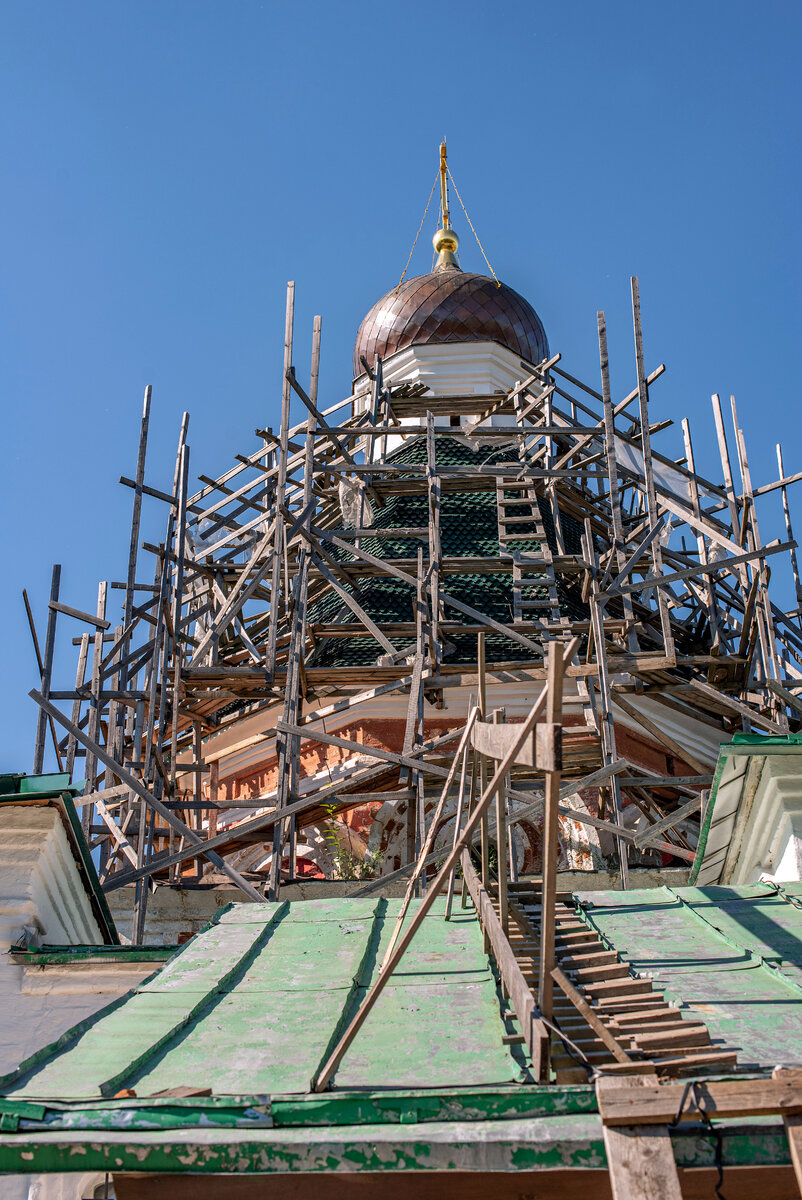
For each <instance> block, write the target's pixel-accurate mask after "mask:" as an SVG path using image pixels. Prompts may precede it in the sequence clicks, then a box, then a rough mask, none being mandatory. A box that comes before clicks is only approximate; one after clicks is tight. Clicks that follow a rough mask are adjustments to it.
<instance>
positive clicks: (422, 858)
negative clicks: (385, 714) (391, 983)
mask: <svg viewBox="0 0 802 1200" xmlns="http://www.w3.org/2000/svg"><path fill="white" fill-rule="evenodd" d="M476 713H477V709H476V707H475V706H474V707H473V708H472V709H471V711H470V713H469V714H468V721H467V724H466V726H465V728H464V730H463V731H462V737H461V738H460V742H459V746H458V747H457V752H456V754H455V755H454V757H453V759H452V762H451V766H450V768H449V771H448V776H447V777H446V781H445V784H444V785H443V790H442V792H441V793H440V799H439V800H438V802H437V807H436V808H435V810H434V813H433V814H432V819H431V821H430V823H429V831H428V833H427V835H426V841H425V842H424V844H423V846H422V848H421V851H420V854H419V855H418V860H417V862H416V863H415V869H414V871H413V872H412V875H411V876H410V879H409V883H408V885H407V889H406V892H405V894H404V899H403V901H402V902H401V908H400V909H399V912H398V916H397V917H396V920H395V925H394V927H393V932H392V933H391V935H390V940H389V942H388V944H387V949H386V950H385V952H384V958H383V959H382V968H381V969H383V968H384V966H385V964H386V963H387V961H388V960H389V958H390V955H391V954H392V952H393V950H394V948H395V944H396V942H397V941H398V935H399V934H400V932H401V926H402V925H403V924H404V918H405V917H406V915H407V910H408V908H409V902H410V900H411V899H412V894H413V892H414V889H415V884H416V883H417V881H418V879H419V878H420V876H421V875H422V873H423V871H424V870H425V869H426V867H425V864H426V859H427V858H428V856H429V854H430V853H431V850H432V845H433V843H434V839H435V837H436V835H437V827H438V824H439V822H440V817H441V816H442V813H443V807H444V805H445V802H446V800H447V799H448V794H449V792H450V791H451V785H452V783H453V782H454V776H455V775H456V773H457V768H458V767H459V765H460V762H461V761H462V760H463V759H464V757H465V755H466V745H467V741H468V738H469V737H470V733H471V726H472V725H473V723H474V721H475V720H476Z"/></svg>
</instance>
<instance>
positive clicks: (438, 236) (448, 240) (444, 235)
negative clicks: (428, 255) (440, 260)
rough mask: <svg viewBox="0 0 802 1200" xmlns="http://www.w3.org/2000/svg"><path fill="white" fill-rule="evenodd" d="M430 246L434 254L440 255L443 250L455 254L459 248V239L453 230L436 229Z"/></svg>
mask: <svg viewBox="0 0 802 1200" xmlns="http://www.w3.org/2000/svg"><path fill="white" fill-rule="evenodd" d="M432 245H433V246H434V249H435V253H436V254H442V252H443V251H444V250H445V251H446V252H448V251H450V252H451V253H452V254H456V252H457V248H458V247H459V238H458V237H457V235H456V233H455V232H454V230H453V229H438V230H437V232H436V233H435V235H434V237H433V238H432Z"/></svg>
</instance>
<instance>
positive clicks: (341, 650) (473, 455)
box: [308, 437, 587, 667]
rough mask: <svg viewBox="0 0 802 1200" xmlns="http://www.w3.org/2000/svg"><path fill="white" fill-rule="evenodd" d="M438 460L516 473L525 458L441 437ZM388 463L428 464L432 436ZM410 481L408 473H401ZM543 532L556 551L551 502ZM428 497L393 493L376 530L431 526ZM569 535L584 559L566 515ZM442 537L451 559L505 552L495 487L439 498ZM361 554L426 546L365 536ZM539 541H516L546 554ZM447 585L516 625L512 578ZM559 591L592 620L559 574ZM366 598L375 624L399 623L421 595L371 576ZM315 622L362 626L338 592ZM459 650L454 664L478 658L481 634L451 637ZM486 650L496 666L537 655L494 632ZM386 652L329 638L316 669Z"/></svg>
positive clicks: (404, 646)
mask: <svg viewBox="0 0 802 1200" xmlns="http://www.w3.org/2000/svg"><path fill="white" fill-rule="evenodd" d="M435 447H436V463H437V465H438V466H454V465H479V464H482V463H502V462H509V463H510V474H513V473H514V471H515V468H516V466H517V465H518V457H517V454H516V452H515V450H514V449H512V448H510V447H503V448H495V449H494V448H493V447H490V448H488V447H479V448H476V449H473V448H472V447H470V446H468V445H466V444H465V443H464V442H462V441H460V440H458V439H457V438H449V437H437V438H436V439H435ZM387 461H388V462H391V463H393V464H395V465H399V464H402V465H403V464H405V463H409V464H421V463H425V462H426V461H427V458H426V439H425V437H418V438H414V439H412V440H410V441H409V442H407V443H406V444H405V445H404V446H402V447H400V448H399V449H398V450H397V451H395V452H394V453H393V454H390V455H388V458H387ZM402 478H403V476H402ZM538 506H539V508H540V513H541V518H542V521H543V527H544V529H545V531H546V537H547V539H548V542H549V545H550V546H551V549H552V550H553V551H555V552H556V548H557V547H556V539H555V537H554V527H553V522H552V518H551V513H550V511H549V509H548V507H547V505H546V504H545V503H543V502H542V501H539V502H538ZM428 511H429V510H428V499H427V497H426V495H423V494H422V495H417V496H390V497H388V498H387V501H386V503H385V505H384V507H383V508H377V509H376V511H375V513H374V519H373V527H374V528H376V529H395V528H399V529H403V528H411V527H413V526H414V527H425V526H427V525H428V521H429V516H428ZM508 511H509V515H510V516H515V515H522V516H524V515H527V513H528V512H529V511H530V510H529V507H528V505H527V506H525V507H519V506H516V507H510V508H509V510H508ZM562 523H563V535H564V537H565V541H566V552H567V553H568V554H578V553H580V550H581V540H580V539H581V530H580V527H579V524H578V523H577V522H576V521H575V520H574V519H573V518H572V517H569V516H567V515H564V516H563V517H562ZM515 529H516V532H519V533H526V532H528V527H527V525H526V524H525V523H522V524H520V525H516V527H515ZM440 540H441V546H442V552H443V556H444V557H446V558H467V557H479V558H498V557H499V556H500V547H499V539H498V509H497V504H496V492H495V489H493V490H488V491H480V492H476V491H473V492H470V491H469V492H451V491H445V492H443V493H442V494H441V499H440ZM360 545H361V547H362V549H364V550H366V551H367V552H368V553H369V554H373V555H375V556H376V557H377V558H384V559H398V558H406V559H414V558H415V557H416V555H417V552H418V548H419V547H420V546H424V548H425V545H426V543H425V541H421V539H419V538H398V539H395V538H385V537H382V538H370V537H365V538H362V539H361V542H360ZM539 546H540V543H539V542H538V541H537V539H535V538H534V537H533V538H532V539H530V540H522V541H520V542H516V548H517V549H519V550H520V551H521V552H522V553H527V552H529V553H531V552H533V551H537V550H538V549H539ZM337 557H339V558H340V559H341V560H342V561H343V562H346V561H347V560H348V555H347V554H346V552H345V551H341V552H339V553H338V554H337ZM443 586H444V588H445V590H446V591H448V592H450V593H451V594H452V595H453V596H455V597H456V598H457V599H458V600H460V601H462V603H464V604H469V605H470V606H471V607H472V608H475V609H477V611H479V612H482V613H484V614H485V615H486V616H489V617H492V618H493V620H495V621H498V622H499V623H501V624H507V623H511V622H512V620H513V593H512V576H511V574H510V575H507V574H500V575H492V574H488V575H459V576H454V575H449V576H447V578H446V580H445V581H444V585H443ZM538 594H541V595H542V594H544V593H542V592H541V593H538V591H537V590H535V589H530V590H528V591H527V596H528V597H529V598H535V597H536V596H538ZM557 594H558V597H559V600H560V610H561V612H562V613H563V614H564V615H567V616H568V617H570V618H571V619H573V620H585V619H587V610H586V608H585V606H584V605H583V604H582V601H581V597H580V595H579V591H578V589H577V588H576V587H575V586H573V585H571V584H570V583H569V582H568V581H567V580H566V579H562V578H560V577H559V576H558V577H557ZM359 601H360V604H361V605H362V607H363V608H364V609H365V611H366V612H367V613H368V615H369V616H370V617H372V618H373V620H374V621H376V622H378V623H381V622H393V621H411V620H414V608H413V605H414V593H413V590H412V588H411V587H409V586H408V585H407V584H404V583H402V582H400V581H399V580H395V579H390V578H387V577H380V576H375V577H368V578H366V579H364V580H363V581H361V582H360V585H359ZM308 617H309V620H311V621H318V622H321V623H326V622H331V621H335V620H336V621H342V622H343V623H344V624H358V619H357V618H356V617H355V616H354V614H353V613H351V612H350V610H348V609H345V611H343V604H342V601H341V599H340V598H339V597H338V596H337V595H336V593H334V592H329V593H328V594H325V595H324V596H322V597H321V598H320V599H319V600H317V601H315V603H314V604H312V605H310V609H309V614H308ZM446 617H447V618H448V619H452V620H453V619H457V620H464V618H463V617H462V616H461V615H460V614H459V613H458V612H456V611H455V610H451V611H450V612H449V611H448V608H447V607H446ZM390 641H391V642H392V644H393V646H394V648H395V649H396V650H409V651H410V652H412V651H413V650H414V639H411V638H409V639H405V638H391V639H390ZM451 642H452V645H453V650H452V651H451V652H450V653H449V654H448V656H447V661H448V662H471V661H475V660H476V636H475V634H465V635H458V636H456V637H454V638H453V639H451ZM485 649H486V654H487V658H488V660H489V661H491V662H493V661H502V660H507V659H509V660H522V659H528V658H531V657H532V653H531V652H530V651H529V650H527V649H526V647H524V646H521V645H520V644H519V643H518V642H514V641H512V640H511V639H510V638H505V637H504V636H503V634H500V633H488V634H487V637H486V640H485ZM381 653H382V650H381V647H380V646H379V644H378V643H377V642H376V641H375V640H374V639H373V638H367V637H365V638H363V637H360V638H345V637H344V638H342V639H340V638H327V639H325V641H323V642H322V643H321V645H319V646H318V647H317V649H316V650H315V652H314V654H313V655H312V656H311V657H310V659H309V662H308V666H310V667H334V666H372V665H374V664H375V662H376V659H377V656H378V655H380V654H381Z"/></svg>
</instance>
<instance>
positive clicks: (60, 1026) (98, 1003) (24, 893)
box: [0, 804, 152, 1074]
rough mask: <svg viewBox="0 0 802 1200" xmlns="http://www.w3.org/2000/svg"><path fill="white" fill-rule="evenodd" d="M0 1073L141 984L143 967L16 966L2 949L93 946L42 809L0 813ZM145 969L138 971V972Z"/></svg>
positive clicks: (62, 847)
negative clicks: (20, 945)
mask: <svg viewBox="0 0 802 1200" xmlns="http://www.w3.org/2000/svg"><path fill="white" fill-rule="evenodd" d="M0 818H1V819H0V1012H2V1014H3V1018H2V1021H0V1074H4V1073H5V1072H7V1071H10V1070H12V1069H13V1068H14V1067H16V1066H17V1065H18V1064H19V1063H20V1062H21V1061H22V1060H23V1059H25V1058H27V1057H28V1055H29V1054H32V1053H33V1051H34V1050H37V1049H39V1048H40V1047H41V1046H43V1045H45V1044H47V1043H48V1042H52V1041H54V1040H55V1039H56V1038H57V1037H60V1035H61V1034H62V1033H63V1032H64V1031H65V1030H66V1029H69V1028H70V1026H71V1025H74V1024H75V1023H76V1022H77V1021H81V1020H83V1019H84V1018H85V1017H87V1016H89V1015H90V1014H91V1013H93V1012H96V1011H97V1010H98V1009H99V1008H101V1007H102V1006H103V1005H104V1004H107V1003H108V1002H109V1001H110V1000H112V999H114V998H115V997H116V996H119V995H122V993H123V992H125V991H127V990H128V988H130V987H132V986H133V984H134V983H135V982H136V981H137V979H139V978H141V977H143V975H142V968H141V967H140V970H139V971H134V972H133V973H132V972H131V970H130V968H121V967H114V966H104V967H100V966H91V967H89V966H87V967H77V966H70V967H66V968H60V967H48V968H45V969H42V968H38V967H37V968H32V967H26V966H22V965H20V964H19V962H18V961H17V960H16V959H15V957H14V956H13V955H10V954H9V953H8V951H9V947H10V946H12V945H14V944H15V943H17V942H19V941H20V939H24V940H25V941H26V942H28V943H29V944H35V945H41V944H43V943H50V944H57V945H67V946H76V945H98V944H100V943H101V942H102V940H103V939H102V937H101V933H100V929H99V928H98V925H97V922H96V921H95V918H94V917H93V915H92V911H91V908H90V905H89V899H88V897H87V895H86V892H85V891H84V888H83V884H82V883H81V878H80V876H79V874H78V870H77V868H76V865H75V861H74V859H73V857H72V852H71V850H70V847H69V843H68V841H67V836H66V834H65V832H64V828H63V826H62V824H61V817H60V816H59V813H58V811H57V810H56V809H55V808H51V807H47V806H43V805H23V804H21V805H5V806H4V807H3V811H2V814H0ZM151 970H152V967H150V966H148V965H147V964H145V970H144V973H145V974H148V973H149V972H150V971H151Z"/></svg>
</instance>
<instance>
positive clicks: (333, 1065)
mask: <svg viewBox="0 0 802 1200" xmlns="http://www.w3.org/2000/svg"><path fill="white" fill-rule="evenodd" d="M578 644H579V639H578V638H573V639H572V640H571V642H569V643H568V646H567V648H566V651H565V658H566V660H568V661H570V659H571V657H572V655H573V654H575V653H576V648H577V646H578ZM547 695H548V688H544V689H543V691H542V692H541V693H540V695H539V697H538V698H537V700H536V701H535V703H534V704H533V706H532V708H531V709H530V711H529V713H528V715H527V717H526V720H525V721H524V722H523V724H522V725H521V726H519V729H520V734H519V737H520V744H521V745H522V744H523V742H524V741H525V740H526V737H527V736H528V734H529V733H530V732H531V730H532V729H533V728H534V726H535V724H536V723H537V719H538V717H539V716H540V715H541V713H542V712H543V710H544V709H545V706H546V701H547ZM516 749H517V747H513V751H512V753H511V754H510V756H509V759H502V761H501V762H500V763H499V766H498V768H497V770H496V772H495V774H494V775H493V778H492V779H491V780H490V782H489V783H488V785H487V787H486V788H485V790H484V792H483V793H482V796H481V798H480V799H479V802H478V804H477V805H476V807H475V808H474V810H473V812H472V813H471V815H470V817H469V818H468V820H467V822H466V823H465V828H464V829H463V830H462V832H461V834H460V836H459V838H458V840H457V843H456V845H455V846H454V847H453V848H452V850H451V851H450V853H449V854H448V855H447V856H446V860H445V862H444V864H443V866H442V867H441V868H440V871H439V872H438V874H437V876H436V878H435V879H434V881H433V882H432V885H431V887H430V888H429V890H428V891H427V892H426V894H425V896H424V897H423V899H422V900H421V903H420V907H419V908H418V911H417V912H416V913H415V916H414V917H413V918H412V921H411V922H410V924H409V926H408V927H407V930H406V932H405V933H404V934H403V936H402V937H401V939H400V941H399V942H398V945H397V946H396V948H395V950H394V951H393V955H392V958H391V959H390V961H389V962H388V963H387V965H386V967H385V970H384V971H383V972H382V974H381V975H380V976H379V977H378V979H377V980H376V982H375V983H374V984H373V985H372V986H371V988H370V990H369V991H368V993H367V995H366V996H365V999H364V1000H363V1001H362V1003H361V1005H360V1006H359V1008H358V1010H357V1012H356V1013H355V1014H354V1016H353V1018H352V1019H351V1021H350V1022H349V1024H348V1027H347V1028H346V1029H345V1031H344V1032H343V1034H342V1036H341V1038H340V1040H339V1041H338V1043H337V1045H336V1046H335V1047H334V1049H333V1050H332V1052H331V1053H330V1054H329V1056H328V1058H327V1059H326V1061H325V1063H324V1064H323V1065H322V1067H321V1069H320V1070H319V1071H318V1072H317V1074H316V1075H315V1078H314V1079H313V1080H312V1082H311V1090H312V1091H313V1092H321V1091H323V1090H324V1089H325V1088H326V1087H328V1085H329V1083H330V1082H331V1078H332V1076H333V1075H334V1072H335V1071H336V1070H337V1067H338V1066H339V1064H340V1062H341V1061H342V1058H343V1055H344V1054H345V1053H346V1051H347V1050H348V1047H349V1046H350V1045H351V1043H352V1042H353V1040H354V1038H355V1037H356V1035H357V1033H358V1032H359V1030H360V1029H361V1028H362V1025H363V1024H364V1022H365V1020H366V1019H367V1017H368V1014H369V1013H370V1012H371V1010H372V1009H373V1006H374V1004H375V1003H376V1001H377V1000H378V998H379V996H380V995H381V993H382V992H383V991H384V988H385V987H386V986H387V983H388V981H389V980H390V979H391V978H392V973H393V971H394V970H395V967H396V966H397V965H398V963H399V962H400V961H401V959H402V958H403V956H404V952H405V951H406V949H407V947H408V946H409V944H410V943H411V941H412V939H413V938H414V936H415V934H416V932H417V930H418V929H419V928H420V925H421V923H422V922H423V921H424V920H425V918H426V914H427V913H428V912H429V909H430V908H431V907H432V904H433V903H434V901H435V900H436V899H437V896H438V895H439V894H440V892H441V891H442V890H443V888H444V887H445V886H446V884H447V882H448V877H449V875H450V874H451V872H452V871H453V869H454V867H455V865H456V864H457V862H458V861H459V860H460V858H461V856H462V851H463V850H464V849H465V848H466V847H467V846H469V845H470V844H471V841H472V839H473V835H474V832H475V831H476V830H477V828H478V826H479V823H480V822H481V819H482V816H483V814H484V813H485V812H486V811H487V809H488V807H489V805H490V802H491V800H492V799H493V797H494V795H495V794H496V788H497V787H498V786H499V785H500V783H501V782H502V781H503V779H504V776H505V775H506V773H507V771H508V770H509V767H510V763H511V762H512V755H513V754H514V752H515V750H516Z"/></svg>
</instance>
